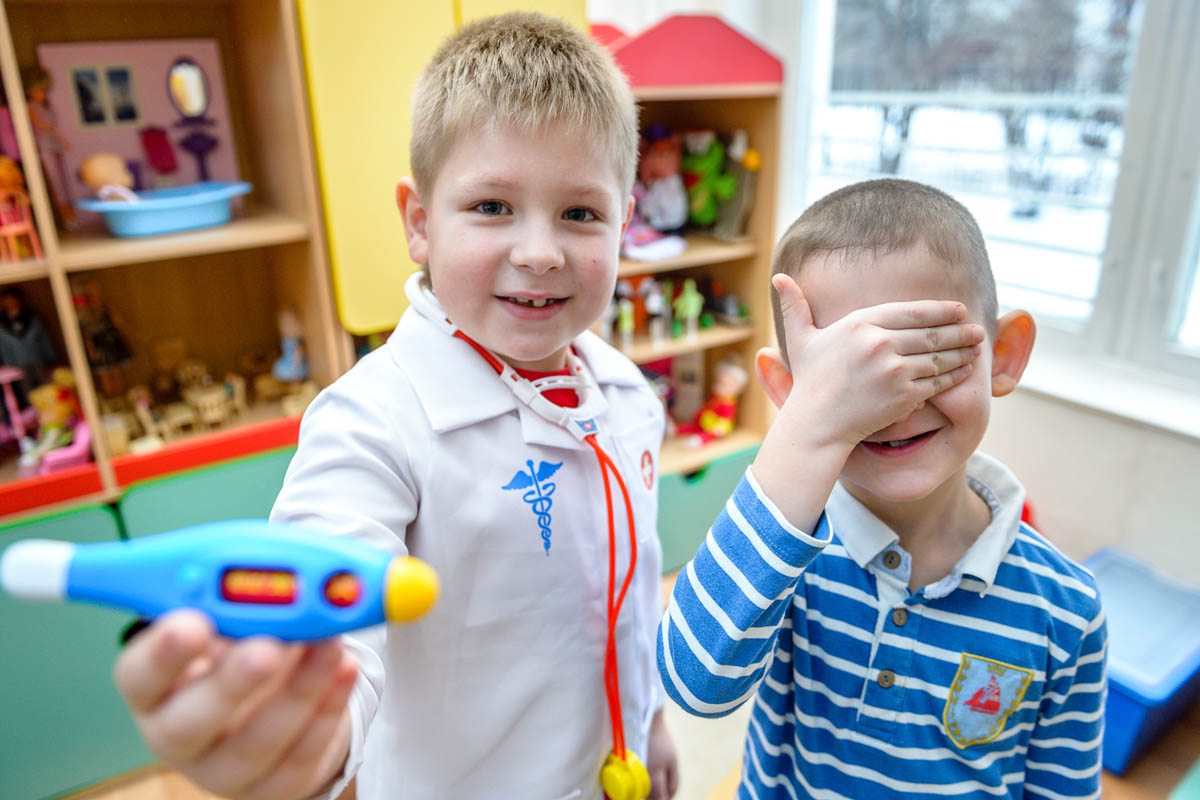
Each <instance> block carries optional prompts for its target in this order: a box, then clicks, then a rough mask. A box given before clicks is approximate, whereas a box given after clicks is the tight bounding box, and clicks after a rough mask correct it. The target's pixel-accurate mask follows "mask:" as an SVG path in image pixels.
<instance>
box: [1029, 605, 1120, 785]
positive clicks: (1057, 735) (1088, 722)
mask: <svg viewBox="0 0 1200 800" xmlns="http://www.w3.org/2000/svg"><path fill="white" fill-rule="evenodd" d="M1107 647H1108V629H1107V626H1106V624H1105V618H1104V612H1103V610H1102V609H1101V607H1100V605H1099V600H1097V601H1096V605H1095V607H1094V613H1093V614H1091V615H1090V618H1089V620H1088V624H1087V627H1086V628H1085V629H1084V632H1083V636H1082V637H1081V638H1080V640H1079V644H1078V647H1077V648H1076V649H1075V650H1074V652H1073V653H1072V656H1073V657H1072V658H1071V659H1069V660H1068V661H1066V662H1065V663H1058V664H1056V665H1055V669H1054V672H1053V674H1051V675H1047V686H1046V693H1045V695H1044V696H1043V701H1042V707H1041V709H1040V710H1039V714H1038V721H1037V725H1036V726H1035V727H1034V730H1033V734H1032V736H1031V739H1030V742H1029V751H1028V754H1027V756H1026V762H1025V791H1026V794H1027V795H1028V796H1030V797H1047V798H1052V800H1057V799H1058V798H1080V797H1089V798H1090V797H1100V755H1101V753H1100V746H1101V741H1102V739H1103V738H1104V700H1105V659H1106V653H1107Z"/></svg>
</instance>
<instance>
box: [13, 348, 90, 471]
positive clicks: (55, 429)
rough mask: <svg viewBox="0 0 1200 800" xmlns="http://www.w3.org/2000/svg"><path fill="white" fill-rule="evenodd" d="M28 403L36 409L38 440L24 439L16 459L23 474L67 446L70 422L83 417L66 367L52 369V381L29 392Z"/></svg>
mask: <svg viewBox="0 0 1200 800" xmlns="http://www.w3.org/2000/svg"><path fill="white" fill-rule="evenodd" d="M29 404H30V405H32V406H33V407H34V408H36V409H37V417H38V435H37V441H36V442H34V441H32V440H30V441H27V442H23V443H22V446H21V457H20V459H19V460H18V461H17V466H18V469H19V470H20V472H21V473H22V474H29V473H30V472H33V471H35V470H36V469H37V467H38V465H39V464H40V463H41V461H42V459H43V458H44V457H45V455H46V454H47V453H49V452H51V451H53V450H56V449H58V448H60V447H66V446H67V445H69V444H70V443H71V442H72V440H73V439H74V434H75V432H74V426H73V423H76V422H78V421H79V420H81V419H83V412H82V411H81V410H80V408H79V400H78V398H77V397H76V395H75V376H73V375H72V374H71V370H70V369H68V368H66V367H58V368H57V369H55V370H54V372H53V373H52V377H51V383H47V384H43V385H42V386H39V387H37V388H36V389H34V390H32V391H31V392H30V393H29Z"/></svg>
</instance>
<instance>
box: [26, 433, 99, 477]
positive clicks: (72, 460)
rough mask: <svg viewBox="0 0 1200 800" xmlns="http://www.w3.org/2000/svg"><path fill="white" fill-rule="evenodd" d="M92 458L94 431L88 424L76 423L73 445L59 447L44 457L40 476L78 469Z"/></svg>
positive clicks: (39, 472)
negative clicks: (62, 470) (67, 469)
mask: <svg viewBox="0 0 1200 800" xmlns="http://www.w3.org/2000/svg"><path fill="white" fill-rule="evenodd" d="M91 458H92V429H91V428H89V427H88V424H87V422H85V421H84V420H79V421H78V422H76V423H75V434H74V437H73V438H72V439H71V443H70V444H68V445H66V446H64V447H59V448H56V449H54V450H51V451H50V452H48V453H46V454H45V455H43V456H42V460H41V462H40V463H39V466H38V474H39V475H45V474H47V473H50V472H56V471H58V470H60V469H66V468H67V467H77V466H79V465H80V464H86V463H88V461H90V460H91Z"/></svg>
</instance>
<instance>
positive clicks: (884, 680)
mask: <svg viewBox="0 0 1200 800" xmlns="http://www.w3.org/2000/svg"><path fill="white" fill-rule="evenodd" d="M875 680H876V681H878V682H879V685H880V686H882V687H883V688H884V689H890V688H892V685H893V684H894V683H895V682H896V673H894V672H892V671H891V670H890V669H885V670H883V671H882V672H880V673H879V677H878V678H876V679H875Z"/></svg>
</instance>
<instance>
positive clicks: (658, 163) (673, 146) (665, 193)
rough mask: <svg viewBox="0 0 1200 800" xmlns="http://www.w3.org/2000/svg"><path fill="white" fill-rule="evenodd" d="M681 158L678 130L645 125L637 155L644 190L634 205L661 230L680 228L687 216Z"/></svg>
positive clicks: (686, 197) (686, 195) (686, 198)
mask: <svg viewBox="0 0 1200 800" xmlns="http://www.w3.org/2000/svg"><path fill="white" fill-rule="evenodd" d="M682 158H683V149H682V141H681V139H680V136H679V133H678V132H675V131H671V130H668V129H667V128H666V126H664V125H650V126H647V128H646V130H645V131H644V132H643V133H642V139H641V142H640V147H639V158H638V181H639V182H640V183H641V184H642V187H643V188H644V190H645V193H644V194H643V196H642V197H641V198H640V199H639V200H638V202H637V209H638V213H640V214H641V215H642V218H643V219H645V220H646V222H647V223H648V224H649V225H650V227H652V228H654V229H655V230H659V231H662V232H664V233H670V232H672V231H677V230H679V229H680V228H682V227H683V226H684V225H686V224H687V220H688V193H687V189H686V188H685V187H684V185H683V176H682V175H681V174H680V163H681V161H682Z"/></svg>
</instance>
